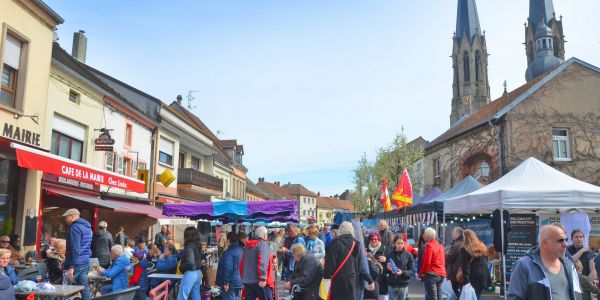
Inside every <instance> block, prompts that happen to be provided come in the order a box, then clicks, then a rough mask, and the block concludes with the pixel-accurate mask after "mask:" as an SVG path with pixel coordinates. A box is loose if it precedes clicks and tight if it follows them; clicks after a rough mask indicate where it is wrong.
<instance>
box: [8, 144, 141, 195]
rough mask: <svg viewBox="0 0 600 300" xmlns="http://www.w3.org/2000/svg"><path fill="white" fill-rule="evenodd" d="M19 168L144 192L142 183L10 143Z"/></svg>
mask: <svg viewBox="0 0 600 300" xmlns="http://www.w3.org/2000/svg"><path fill="white" fill-rule="evenodd" d="M11 147H13V148H15V152H16V154H17V163H18V164H19V167H21V168H27V169H33V170H38V171H42V172H46V173H50V174H54V175H58V176H61V177H65V178H70V179H75V180H78V181H87V182H93V183H96V184H102V185H107V186H110V187H115V188H120V189H124V190H128V191H133V192H137V193H143V192H144V182H143V181H141V180H137V179H133V178H130V177H127V176H124V175H121V174H117V173H114V172H108V171H105V170H102V169H99V168H96V167H93V166H89V165H86V164H83V163H80V162H77V161H73V160H70V159H66V158H63V157H60V156H58V155H54V154H50V153H47V152H43V151H39V150H36V149H33V148H30V147H27V146H23V145H19V144H16V143H11Z"/></svg>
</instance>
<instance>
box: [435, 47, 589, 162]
mask: <svg viewBox="0 0 600 300" xmlns="http://www.w3.org/2000/svg"><path fill="white" fill-rule="evenodd" d="M574 63H577V64H580V65H582V66H584V67H586V68H589V69H592V70H594V71H596V72H598V73H600V68H598V67H595V66H593V65H591V64H588V63H586V62H584V61H582V60H580V59H577V58H575V57H573V58H570V59H569V60H567V61H566V62H564V63H562V64H561V65H559V66H558V67H556V68H554V69H553V70H550V71H548V72H546V73H544V74H542V75H540V76H538V77H536V78H534V79H533V80H531V81H529V82H527V83H525V84H524V85H522V86H520V87H518V88H516V89H515V90H513V91H511V92H510V93H507V94H506V95H503V96H502V97H500V98H498V99H496V100H494V101H492V102H490V103H488V104H486V105H484V106H482V107H480V108H479V109H478V110H476V111H475V112H473V113H472V114H471V115H469V116H468V117H467V118H465V119H464V120H462V121H461V122H457V123H456V124H455V125H454V126H453V127H450V129H448V130H446V132H444V133H442V134H441V135H440V136H438V137H437V138H435V139H434V140H433V141H431V142H430V143H428V144H427V145H426V146H425V150H428V149H431V148H433V147H435V146H437V145H439V144H442V143H444V142H446V141H449V140H451V139H453V138H455V137H457V136H459V135H461V134H463V133H465V132H468V131H471V130H473V129H475V128H477V127H479V126H481V125H484V124H486V123H488V121H491V120H497V119H499V118H501V117H502V116H504V115H505V114H506V113H508V112H509V111H510V110H511V109H513V108H514V107H515V106H517V105H519V104H520V103H521V102H523V100H525V99H527V98H528V97H529V96H531V95H532V94H533V93H535V92H536V91H537V90H539V89H540V88H541V87H542V86H544V85H545V84H546V83H547V82H548V81H550V80H552V79H553V78H554V77H556V76H557V75H558V74H559V73H561V72H562V71H563V70H565V69H566V68H567V67H569V66H570V65H572V64H574Z"/></svg>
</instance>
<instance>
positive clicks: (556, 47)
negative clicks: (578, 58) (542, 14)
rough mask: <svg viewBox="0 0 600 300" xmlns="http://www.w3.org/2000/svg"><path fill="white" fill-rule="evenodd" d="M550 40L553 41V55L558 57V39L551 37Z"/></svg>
mask: <svg viewBox="0 0 600 300" xmlns="http://www.w3.org/2000/svg"><path fill="white" fill-rule="evenodd" d="M552 40H553V41H554V43H553V44H554V56H556V57H558V50H559V49H558V40H557V39H556V38H552Z"/></svg>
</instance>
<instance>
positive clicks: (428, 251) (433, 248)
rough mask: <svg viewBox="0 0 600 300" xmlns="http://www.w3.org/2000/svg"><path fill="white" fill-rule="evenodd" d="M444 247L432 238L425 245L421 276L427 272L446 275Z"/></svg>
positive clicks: (421, 262)
mask: <svg viewBox="0 0 600 300" xmlns="http://www.w3.org/2000/svg"><path fill="white" fill-rule="evenodd" d="M444 255H445V254H444V247H442V245H441V244H440V243H438V241H437V240H431V241H429V242H428V243H427V244H426V245H425V251H423V257H421V261H420V262H419V276H421V277H422V276H423V275H425V274H427V273H435V274H438V275H440V276H442V277H446V267H445V265H446V258H445V257H444Z"/></svg>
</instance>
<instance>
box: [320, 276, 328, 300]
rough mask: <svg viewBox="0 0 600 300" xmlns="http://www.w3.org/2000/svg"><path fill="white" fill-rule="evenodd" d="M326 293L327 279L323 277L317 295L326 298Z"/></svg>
mask: <svg viewBox="0 0 600 300" xmlns="http://www.w3.org/2000/svg"><path fill="white" fill-rule="evenodd" d="M327 294H329V279H323V280H322V281H321V286H320V287H319V297H321V299H327Z"/></svg>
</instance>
